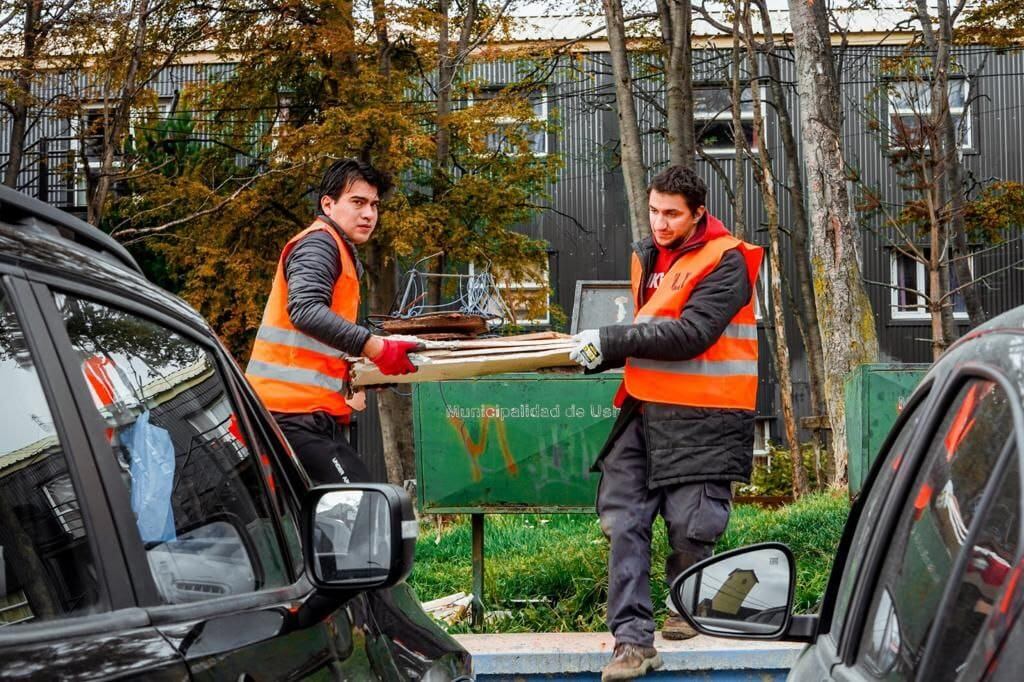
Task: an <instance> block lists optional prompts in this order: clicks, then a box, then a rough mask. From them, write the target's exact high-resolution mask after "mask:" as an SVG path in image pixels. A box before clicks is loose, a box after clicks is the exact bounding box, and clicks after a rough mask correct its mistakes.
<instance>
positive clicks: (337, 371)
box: [245, 220, 359, 419]
mask: <svg viewBox="0 0 1024 682" xmlns="http://www.w3.org/2000/svg"><path fill="white" fill-rule="evenodd" d="M317 230H321V231H323V232H326V233H327V234H329V235H331V236H332V237H333V238H334V241H335V243H337V245H338V253H339V254H341V275H340V276H339V277H338V281H337V282H335V284H334V292H333V293H332V295H331V310H332V311H333V312H334V314H336V315H338V316H340V317H342V318H344V319H346V320H348V321H349V322H355V321H356V317H357V315H358V311H359V280H358V278H357V275H356V264H355V262H354V261H353V260H352V255H351V254H350V253H349V250H348V246H347V245H346V244H345V243H344V242H343V241H342V239H341V237H340V236H339V235H338V234H337V232H335V231H334V229H333V228H331V227H330V226H329V225H327V224H326V223H323V222H321V221H319V220H317V221H315V222H314V223H313V224H312V225H310V226H309V227H307V228H306V229H305V230H303V231H302V232H299V233H298V234H297V235H295V236H294V237H292V238H291V240H289V242H288V243H287V244H285V247H284V250H283V251H282V252H281V258H280V259H279V260H278V261H277V272H276V273H275V274H274V284H273V286H272V287H271V288H270V299H269V300H268V301H267V307H266V309H265V310H264V311H263V321H262V322H261V323H260V328H259V331H258V332H256V343H255V344H253V347H252V355H251V356H250V358H249V365H248V367H246V369H245V376H246V378H247V379H248V380H249V383H250V384H252V387H253V388H254V389H255V390H256V393H257V394H258V395H259V397H260V398H261V399H262V400H263V402H264V404H266V406H267V409H269V410H270V411H272V412H286V413H292V414H294V413H307V412H320V411H323V412H327V413H328V414H332V415H334V416H336V417H342V418H345V419H347V418H348V417H349V415H350V414H351V413H352V408H350V407H349V406H348V404H347V403H346V402H345V394H346V393H347V392H348V376H349V373H348V372H349V368H348V360H347V359H346V355H345V353H344V352H342V351H340V350H338V349H337V348H332V347H331V346H328V345H327V344H325V343H323V342H321V341H318V340H316V339H314V338H313V337H312V336H308V335H307V334H304V333H303V332H301V331H299V330H298V329H296V328H295V325H293V324H292V320H291V317H289V316H288V281H287V280H286V279H285V276H284V264H285V261H286V260H287V259H288V254H290V253H291V251H292V249H293V248H295V245H296V244H297V243H298V241H299V240H300V239H302V238H303V237H305V236H306V235H307V234H309V233H311V232H315V231H317Z"/></svg>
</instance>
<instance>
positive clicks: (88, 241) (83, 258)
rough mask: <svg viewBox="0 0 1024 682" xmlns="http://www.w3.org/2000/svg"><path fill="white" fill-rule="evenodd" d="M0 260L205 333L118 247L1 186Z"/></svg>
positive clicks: (79, 222)
mask: <svg viewBox="0 0 1024 682" xmlns="http://www.w3.org/2000/svg"><path fill="white" fill-rule="evenodd" d="M0 262H4V263H8V264H10V265H12V266H15V267H19V268H23V269H26V270H33V271H38V272H44V273H48V274H53V275H58V276H61V277H64V278H67V279H73V280H75V281H77V282H80V283H84V284H86V285H87V286H96V287H100V288H103V289H106V290H108V291H112V292H114V293H116V294H119V295H122V296H126V297H129V298H134V299H142V300H144V301H145V303H146V304H147V305H150V306H153V307H157V308H160V309H162V311H163V312H165V313H171V314H173V315H176V316H177V317H181V318H185V319H187V320H188V321H189V322H192V323H193V324H197V325H199V326H201V327H202V328H203V329H204V330H207V331H208V330H209V325H207V324H206V321H205V320H204V319H203V318H202V316H201V315H199V313H197V312H196V311H195V310H193V309H192V307H191V306H189V305H188V304H187V303H185V302H184V301H182V300H181V299H180V298H178V297H177V296H174V295H172V294H170V293H168V292H166V291H164V290H163V289H161V288H160V287H158V286H156V285H155V284H153V283H152V282H150V281H149V280H147V279H146V278H145V276H144V275H143V274H142V270H141V268H139V265H138V263H136V261H135V259H134V258H133V257H132V255H131V254H130V253H129V252H128V250H127V249H125V248H124V246H122V245H121V244H119V243H118V242H117V241H115V240H114V239H113V238H111V237H110V236H109V235H107V234H106V233H104V232H102V231H100V230H98V229H97V228H95V227H93V226H92V225H89V224H88V223H86V222H83V221H82V220H79V219H78V218H76V217H74V216H72V215H70V214H69V213H66V212H64V211H61V210H59V209H56V208H54V207H52V206H49V205H47V204H44V203H42V202H40V201H37V200H35V199H33V198H31V197H28V196H26V195H24V194H21V193H20V192H16V191H14V190H12V189H10V188H8V187H2V186H0Z"/></svg>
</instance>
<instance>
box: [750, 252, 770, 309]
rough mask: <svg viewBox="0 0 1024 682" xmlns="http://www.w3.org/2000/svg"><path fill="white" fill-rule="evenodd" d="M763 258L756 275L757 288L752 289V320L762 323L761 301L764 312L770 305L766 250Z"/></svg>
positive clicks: (768, 269) (768, 268)
mask: <svg viewBox="0 0 1024 682" xmlns="http://www.w3.org/2000/svg"><path fill="white" fill-rule="evenodd" d="M765 251H766V253H765V257H764V258H762V259H761V267H760V271H759V272H758V273H757V286H756V287H754V320H755V321H757V322H764V319H765V318H764V315H763V314H762V313H761V301H764V303H765V306H764V307H765V310H767V309H768V306H770V305H771V301H772V299H771V290H772V289H771V281H770V280H769V279H768V277H769V275H771V268H770V267H769V265H768V257H767V249H766V250H765Z"/></svg>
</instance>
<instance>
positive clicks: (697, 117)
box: [693, 83, 767, 157]
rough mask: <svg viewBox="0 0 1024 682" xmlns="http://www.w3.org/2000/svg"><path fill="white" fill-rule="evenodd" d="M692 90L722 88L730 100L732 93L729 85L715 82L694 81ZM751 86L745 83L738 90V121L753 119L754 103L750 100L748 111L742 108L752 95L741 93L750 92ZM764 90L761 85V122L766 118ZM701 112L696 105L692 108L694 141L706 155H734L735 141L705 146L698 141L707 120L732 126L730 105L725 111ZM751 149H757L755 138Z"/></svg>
mask: <svg viewBox="0 0 1024 682" xmlns="http://www.w3.org/2000/svg"><path fill="white" fill-rule="evenodd" d="M693 89H694V91H697V90H724V91H726V92H727V94H728V96H729V98H730V100H731V98H732V93H731V92H730V91H729V89H730V86H729V85H728V84H715V83H704V84H701V83H694V85H693ZM750 92H751V87H750V86H749V85H747V86H746V87H744V88H743V90H742V91H741V92H740V100H741V102H740V121H751V122H752V121H753V120H754V103H753V101H751V102H750V111H749V112H747V111H744V110H743V103H744V102H745V101H746V100H747V99H748V98H749V99H751V100H752V99H753V98H752V96H749V95H748V97H744V96H743V93H750ZM765 96H766V91H765V88H764V86H761V120H762V122H764V121H766V120H767V107H766V101H765ZM701 113H702V112H700V111H698V110H697V108H696V107H694V109H693V136H694V142H695V143H696V145H697V146H698V147H699V148H700V150H701V151H703V152H704V153H705V154H707V155H708V156H714V157H721V156H735V155H736V143H735V141H732V142H730V143H729V144H728V145H721V146H714V147H705V146H704V145H701V143H700V135H699V133H700V129H701V127H702V126H703V125H704V124H705V123H708V122H718V123H728V124H729V126H730V127H731V126H732V107H731V106H730V107H729V108H728V109H726V110H725V111H719V112H707V114H708V115H701ZM751 150H752V151H757V140H756V139H755V140H754V141H753V143H752V144H751Z"/></svg>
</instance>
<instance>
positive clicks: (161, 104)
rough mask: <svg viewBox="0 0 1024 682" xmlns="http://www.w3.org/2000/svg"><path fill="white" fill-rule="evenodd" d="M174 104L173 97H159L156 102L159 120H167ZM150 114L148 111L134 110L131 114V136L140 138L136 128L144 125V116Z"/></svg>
mask: <svg viewBox="0 0 1024 682" xmlns="http://www.w3.org/2000/svg"><path fill="white" fill-rule="evenodd" d="M172 104H174V98H173V97H159V98H157V101H156V114H157V118H159V119H161V120H165V119H166V118H167V117H168V116H169V115H170V113H171V105H172ZM147 113H150V111H149V110H148V109H135V108H133V109H132V114H131V136H132V137H133V138H138V133H137V131H136V126H137V125H138V124H140V123H142V122H143V121H142V119H143V114H147Z"/></svg>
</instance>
